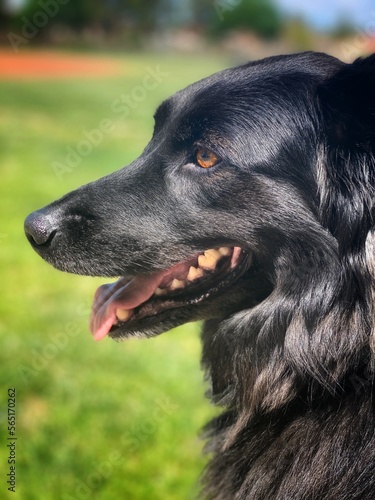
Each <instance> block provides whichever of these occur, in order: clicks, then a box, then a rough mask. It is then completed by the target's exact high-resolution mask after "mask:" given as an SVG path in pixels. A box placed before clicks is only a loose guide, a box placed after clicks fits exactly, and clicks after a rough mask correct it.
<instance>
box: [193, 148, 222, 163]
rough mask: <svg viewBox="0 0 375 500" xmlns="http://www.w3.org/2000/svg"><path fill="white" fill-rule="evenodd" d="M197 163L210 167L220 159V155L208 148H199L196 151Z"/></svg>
mask: <svg viewBox="0 0 375 500" xmlns="http://www.w3.org/2000/svg"><path fill="white" fill-rule="evenodd" d="M196 158H197V163H198V165H199V166H200V167H202V168H210V167H213V166H214V165H216V163H217V162H218V161H219V158H218V156H216V155H215V153H213V152H212V151H210V150H209V149H207V148H198V150H197V153H196Z"/></svg>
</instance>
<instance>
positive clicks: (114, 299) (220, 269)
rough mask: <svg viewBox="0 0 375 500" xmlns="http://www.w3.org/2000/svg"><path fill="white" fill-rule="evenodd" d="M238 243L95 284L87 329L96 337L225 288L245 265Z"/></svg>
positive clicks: (206, 296) (243, 254) (244, 253)
mask: <svg viewBox="0 0 375 500" xmlns="http://www.w3.org/2000/svg"><path fill="white" fill-rule="evenodd" d="M249 257H250V256H249V254H248V253H246V252H245V251H244V250H242V249H241V248H240V247H220V248H216V249H210V250H206V251H204V252H202V253H200V254H197V255H195V256H194V257H192V258H190V259H188V260H186V261H183V262H180V263H178V264H175V265H174V266H172V267H170V268H168V269H164V270H162V271H157V272H154V273H150V274H145V275H141V276H138V277H135V278H133V279H128V278H120V279H119V280H118V281H116V282H115V283H112V284H107V285H102V286H101V287H99V288H98V290H97V292H96V294H95V297H94V303H93V307H92V314H91V320H90V329H91V332H92V335H93V337H94V339H95V340H101V339H102V338H104V337H106V336H107V335H108V334H110V336H111V337H112V336H113V337H116V336H117V335H116V332H119V331H120V330H124V329H126V327H127V326H130V325H132V324H134V323H135V322H137V321H139V320H141V319H143V318H147V317H155V316H157V315H158V314H160V313H162V312H164V311H166V310H168V309H173V308H178V307H184V306H187V305H191V304H197V303H199V302H201V301H203V300H205V299H207V298H208V297H210V296H211V295H213V294H215V293H219V292H220V291H221V290H223V289H225V288H227V287H228V286H229V285H230V284H231V283H233V282H234V281H236V280H237V279H238V278H239V277H240V276H241V275H242V274H243V273H244V272H245V270H246V269H247V268H248V266H249V263H250V259H249Z"/></svg>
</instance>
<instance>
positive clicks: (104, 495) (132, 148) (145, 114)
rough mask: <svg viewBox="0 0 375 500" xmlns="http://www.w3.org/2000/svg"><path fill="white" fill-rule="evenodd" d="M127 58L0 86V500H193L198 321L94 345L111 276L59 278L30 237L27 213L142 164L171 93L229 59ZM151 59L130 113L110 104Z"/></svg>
mask: <svg viewBox="0 0 375 500" xmlns="http://www.w3.org/2000/svg"><path fill="white" fill-rule="evenodd" d="M117 57H118V56H117ZM121 64H122V65H123V68H124V71H123V75H119V76H116V77H111V78H101V77H100V76H99V77H98V78H97V79H93V78H90V79H89V78H86V79H68V80H64V81H54V80H51V81H48V82H46V81H31V82H0V160H1V161H0V171H1V183H0V206H1V212H0V213H1V227H0V254H1V261H0V262H1V268H0V272H1V283H2V292H1V296H0V335H1V349H0V388H1V389H0V391H1V396H0V401H1V408H0V410H1V413H0V415H1V420H0V498H8V497H9V498H20V499H22V500H28V499H30V500H31V499H41V498H43V500H49V499H51V500H52V499H53V500H56V499H60V498H61V499H70V500H72V499H79V500H81V499H86V498H90V499H91V498H93V499H104V500H118V499H130V500H137V499H147V500H158V499H160V500H168V499H171V500H172V499H176V500H179V499H191V498H194V496H195V494H196V492H197V486H196V480H197V478H198V476H199V473H200V471H201V470H202V468H203V467H204V461H205V459H204V458H203V457H202V454H201V451H202V446H203V443H202V442H201V441H200V440H199V439H198V437H197V436H198V434H199V430H200V428H201V427H202V425H203V424H204V423H205V422H206V421H207V420H208V419H209V417H210V416H211V415H212V414H213V411H214V410H213V409H212V408H210V405H209V403H208V402H207V401H206V400H205V399H204V396H203V394H204V391H205V386H204V383H203V377H202V373H201V371H200V366H199V362H200V345H199V335H198V326H197V325H195V324H189V325H186V326H184V327H181V328H179V329H176V330H174V331H172V332H169V333H166V334H164V335H162V336H160V337H158V338H156V339H152V340H144V341H127V342H124V343H115V342H113V341H111V340H109V339H105V340H104V341H102V342H100V343H95V342H94V341H93V340H92V339H91V336H90V334H89V332H88V327H87V323H88V314H89V308H90V303H91V298H92V295H93V293H94V291H95V289H96V287H97V286H98V284H99V283H102V282H103V280H100V279H95V278H87V277H80V276H71V275H67V274H64V273H59V272H58V271H56V270H54V269H53V268H52V267H50V266H48V265H47V264H46V263H44V262H43V261H42V260H41V259H40V258H39V257H38V256H37V255H36V254H35V253H34V252H33V251H32V249H31V248H30V247H29V245H28V243H27V241H26V239H25V237H24V234H23V219H24V217H25V216H26V215H27V214H28V213H29V212H31V211H32V210H35V209H37V208H39V207H42V206H43V205H45V204H47V203H49V202H50V201H52V200H54V199H56V198H57V197H59V196H61V195H63V194H64V193H66V192H68V191H69V190H71V189H74V188H75V187H77V186H79V185H81V184H83V183H85V182H89V181H90V180H93V179H95V178H98V177H100V176H102V175H104V174H106V173H109V172H110V171H112V170H115V169H117V168H119V167H121V166H122V165H125V164H127V163H128V162H130V161H131V160H132V159H134V158H135V157H136V156H137V155H138V154H139V153H140V152H141V151H142V149H143V147H144V146H145V145H146V143H147V141H148V139H149V137H150V134H151V131H152V124H153V119H152V115H153V111H154V110H155V108H156V106H157V104H158V103H160V102H161V101H162V100H163V99H164V98H165V97H167V96H168V95H170V94H171V93H172V92H174V91H176V90H178V89H179V88H182V87H184V86H186V85H187V84H188V83H190V82H192V81H195V80H197V79H199V78H201V77H204V76H206V75H207V74H210V73H212V72H213V71H216V70H218V69H221V68H222V67H225V66H227V65H228V63H227V62H226V61H223V60H218V59H215V58H212V57H210V58H208V60H207V59H206V58H205V59H203V58H202V59H199V58H192V57H187V56H186V57H181V56H178V57H176V56H163V57H161V56H159V55H158V56H152V55H149V56H145V55H142V56H135V55H129V56H124V57H123V58H122V62H121ZM156 65H159V66H160V68H161V70H163V71H164V72H168V77H165V78H164V79H163V81H162V82H161V83H160V84H159V85H158V86H156V88H155V89H153V90H150V91H148V92H147V95H146V96H145V97H144V99H143V100H142V101H140V102H138V103H137V106H136V107H135V108H134V109H131V110H130V112H129V113H128V116H127V117H126V118H124V117H123V116H122V115H121V113H118V112H117V113H116V112H114V111H113V110H111V105H112V103H113V100H114V99H116V98H118V97H119V96H120V95H121V94H123V93H124V94H128V93H131V92H132V89H134V87H135V86H137V85H140V84H141V83H142V79H143V77H144V75H145V74H146V71H147V69H146V68H147V67H148V66H151V67H155V66H156ZM103 119H109V120H111V123H112V125H113V126H112V129H113V130H112V132H111V133H110V134H107V133H106V134H104V135H103V140H102V141H101V142H100V143H99V144H98V145H97V146H96V147H94V148H93V151H92V153H91V154H89V155H88V156H86V157H85V158H83V160H82V162H81V163H80V164H79V165H77V166H76V167H75V168H73V169H72V171H71V172H69V173H65V174H64V175H62V176H61V177H60V178H59V177H58V176H57V175H56V173H55V171H54V169H53V168H52V164H53V163H54V162H56V161H57V162H60V163H64V162H65V157H66V154H67V152H66V147H67V146H71V147H72V148H76V147H77V145H78V144H79V142H80V141H82V140H83V139H84V135H83V130H84V129H86V130H92V129H95V128H98V126H99V124H100V122H101V120H103ZM8 387H15V388H16V390H17V432H16V435H17V438H18V440H17V486H16V494H15V495H14V494H11V493H9V494H8V492H7V486H6V484H5V481H6V476H5V475H6V473H7V472H8V465H7V453H8V449H7V447H6V444H7V441H6V438H7V437H8V436H7V422H6V411H7V410H6V403H7V388H8Z"/></svg>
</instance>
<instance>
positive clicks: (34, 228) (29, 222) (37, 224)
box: [25, 210, 56, 246]
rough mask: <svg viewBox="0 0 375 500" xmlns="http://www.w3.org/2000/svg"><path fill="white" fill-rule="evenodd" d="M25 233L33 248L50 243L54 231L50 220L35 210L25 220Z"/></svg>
mask: <svg viewBox="0 0 375 500" xmlns="http://www.w3.org/2000/svg"><path fill="white" fill-rule="evenodd" d="M25 233H26V236H27V239H28V240H29V241H30V243H31V244H32V245H33V246H41V245H44V244H45V243H47V242H50V241H52V239H53V237H54V236H55V234H56V229H55V227H54V224H52V221H51V219H50V218H49V217H46V216H45V215H44V214H43V213H42V212H41V211H39V210H37V211H36V212H33V213H32V214H30V215H29V216H28V217H27V218H26V220H25Z"/></svg>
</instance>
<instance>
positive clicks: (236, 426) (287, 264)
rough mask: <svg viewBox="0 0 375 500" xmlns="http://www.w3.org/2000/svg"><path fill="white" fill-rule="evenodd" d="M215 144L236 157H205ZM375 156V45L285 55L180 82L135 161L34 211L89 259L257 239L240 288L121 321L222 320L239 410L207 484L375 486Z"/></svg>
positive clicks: (137, 263)
mask: <svg viewBox="0 0 375 500" xmlns="http://www.w3.org/2000/svg"><path fill="white" fill-rule="evenodd" d="M199 145H203V146H205V147H208V148H209V149H211V150H213V151H214V152H215V153H216V154H217V155H218V156H219V157H220V158H221V161H220V162H219V163H218V164H217V165H216V166H214V167H212V168H210V169H202V168H201V167H199V166H198V165H197V164H196V162H195V156H194V155H195V151H196V149H197V147H198V146H199ZM374 154H375V56H371V57H369V58H366V59H360V60H357V61H355V62H354V63H353V64H344V63H342V62H340V61H338V60H337V59H335V58H332V57H330V56H327V55H325V54H317V53H304V54H298V55H291V56H279V57H273V58H268V59H265V60H262V61H258V62H253V63H249V64H247V65H244V66H240V67H238V68H234V69H229V70H226V71H223V72H220V73H218V74H216V75H213V76H211V77H209V78H207V79H205V80H202V81H201V82H198V83H196V84H194V85H191V86H189V87H187V88H186V89H185V90H183V91H181V92H179V93H177V94H176V95H175V96H173V97H172V98H170V99H168V100H167V101H166V102H165V103H163V104H162V105H161V107H160V108H159V109H158V111H157V113H156V124H155V131H154V135H153V138H152V140H151V141H150V143H149V145H148V146H147V147H146V149H145V151H144V152H143V154H142V155H141V156H140V157H139V158H138V159H137V160H136V161H135V162H134V163H132V164H131V165H130V166H128V167H126V168H125V169H122V170H120V171H118V172H115V173H114V174H112V175H110V176H108V177H105V178H103V179H100V180H98V181H96V182H93V183H91V184H88V185H87V186H83V187H81V188H79V189H78V190H77V191H75V192H73V193H70V194H68V195H67V196H66V197H64V198H63V199H61V200H59V201H57V202H55V203H53V204H51V205H49V206H48V207H46V208H45V209H43V210H41V211H38V212H37V213H34V214H33V215H32V216H30V217H31V219H30V218H29V219H28V222H27V225H26V226H27V232H28V234H29V238H30V240H31V241H32V243H33V245H34V247H35V248H36V250H37V251H38V252H39V253H40V254H41V255H42V256H43V257H44V258H45V259H46V260H48V261H49V262H51V263H52V264H53V265H54V266H55V267H57V268H59V269H62V270H64V271H69V272H76V273H81V274H90V275H101V276H115V275H129V276H134V275H138V274H143V273H147V272H150V271H153V270H157V269H163V268H167V267H170V266H171V265H173V264H175V263H177V262H179V261H181V260H184V259H186V258H188V257H189V256H191V255H192V254H194V253H195V252H200V251H202V250H204V249H207V248H213V247H219V246H239V247H242V248H243V249H244V250H245V251H246V252H247V253H248V255H249V256H250V255H251V259H250V257H249V260H248V262H247V267H246V269H245V270H244V272H243V273H242V275H241V276H239V277H238V276H236V277H235V279H234V278H233V279H232V280H231V281H229V282H228V283H226V288H225V289H219V290H218V291H217V293H214V294H211V295H210V296H209V297H208V298H207V299H205V300H202V301H199V302H197V303H186V304H185V303H183V301H182V302H181V304H180V306H179V307H174V308H172V309H167V310H164V311H163V312H161V313H160V314H159V315H156V316H152V317H149V318H144V319H142V320H140V321H139V322H135V324H133V325H129V326H125V327H124V328H123V329H122V330H121V331H120V332H119V333H117V334H113V336H121V337H126V336H130V335H138V336H151V335H155V334H158V333H161V332H162V331H165V330H166V329H168V328H170V327H172V326H176V325H179V324H182V323H184V322H186V321H191V320H196V319H205V320H206V323H205V326H204V330H203V366H204V368H205V370H206V373H207V377H208V378H209V380H210V381H211V383H212V391H211V392H212V393H211V397H212V399H213V401H214V402H215V403H216V404H218V405H221V406H222V407H223V408H224V410H223V413H222V415H221V416H219V417H218V418H217V419H215V420H214V421H213V422H211V423H210V424H209V425H208V426H207V429H206V432H207V436H208V440H209V443H208V446H207V448H208V451H209V452H210V453H212V460H211V462H210V464H209V466H208V468H207V470H206V473H205V476H204V497H205V498H208V499H215V500H230V499H236V500H240V499H251V500H272V499H277V500H282V499H283V500H297V499H301V500H302V499H303V500H310V499H311V500H313V499H316V500H321V499H326V500H331V499H332V500H354V499H358V500H360V499H361V500H370V499H373V498H375V408H374V401H373V380H374V367H375V366H374V350H375V341H374V338H375V337H374V335H375V332H374V326H375V324H374V323H375V321H374V296H375V292H374V276H375V253H374V252H375V236H374V216H375V209H374V206H375V204H374V201H375V196H374V195H375V192H374V190H375V164H374V161H375V160H374V159H375V156H374ZM35 228H37V231H39V236H38V235H37V236H36V238H37V239H38V237H39V238H42V239H41V240H40V241H42V240H43V241H42V243H40V241H39V244H37V242H36V241H35V234H34V240H33V236H32V233H33V231H34V233H35V231H36V229H35ZM43 235H44V236H43ZM45 235H47V236H48V237H47V236H45Z"/></svg>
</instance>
